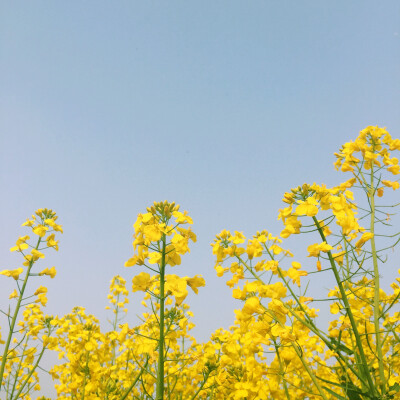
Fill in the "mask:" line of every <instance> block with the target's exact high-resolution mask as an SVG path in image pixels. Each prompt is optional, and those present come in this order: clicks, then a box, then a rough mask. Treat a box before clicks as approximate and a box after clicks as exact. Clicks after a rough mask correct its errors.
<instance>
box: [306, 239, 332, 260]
mask: <svg viewBox="0 0 400 400" xmlns="http://www.w3.org/2000/svg"><path fill="white" fill-rule="evenodd" d="M332 249H333V247H332V246H331V245H329V244H328V243H326V242H322V243H319V244H318V243H315V244H312V245H310V246H308V247H307V251H308V252H309V255H308V256H307V257H318V256H319V253H320V252H321V251H323V252H324V253H327V252H328V251H330V250H332Z"/></svg>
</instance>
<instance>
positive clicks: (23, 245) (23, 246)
mask: <svg viewBox="0 0 400 400" xmlns="http://www.w3.org/2000/svg"><path fill="white" fill-rule="evenodd" d="M28 247H29V246H28V245H27V244H26V243H20V244H19V243H17V245H16V246H14V247H11V249H10V251H22V250H26V249H27V248H28Z"/></svg>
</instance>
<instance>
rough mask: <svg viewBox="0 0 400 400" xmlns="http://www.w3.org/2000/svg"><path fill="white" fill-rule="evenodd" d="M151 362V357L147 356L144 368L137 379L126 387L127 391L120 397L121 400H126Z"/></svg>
mask: <svg viewBox="0 0 400 400" xmlns="http://www.w3.org/2000/svg"><path fill="white" fill-rule="evenodd" d="M148 363H149V358H147V360H146V363H145V364H144V366H143V367H142V369H141V370H140V372H139V374H138V376H137V377H136V378H135V380H134V381H133V382H132V383H131V386H129V387H128V389H126V391H125V393H124V394H123V396H122V397H121V398H120V400H125V399H126V398H127V397H128V395H129V393H130V392H131V390H132V389H133V388H134V387H135V385H136V383H137V382H138V380H139V379H140V377H141V376H142V374H143V372H144V370H145V369H146V368H147V364H148Z"/></svg>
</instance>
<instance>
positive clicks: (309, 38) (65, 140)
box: [0, 0, 400, 340]
mask: <svg viewBox="0 0 400 400" xmlns="http://www.w3.org/2000/svg"><path fill="white" fill-rule="evenodd" d="M399 12H400V3H399V2H398V1H382V2H376V1H351V2H349V1H347V0H346V1H334V2H332V1H316V0H315V1H251V2H250V1H241V2H240V1H201V2H200V1H199V2H193V1H189V2H188V1H168V2H161V1H159V2H156V1H142V2H137V1H113V2H110V1H99V0H96V1H80V2H78V1H68V2H65V1H51V2H49V1H35V2H5V1H3V2H2V3H1V4H0V57H1V58H0V89H1V90H0V140H1V142H0V152H1V154H0V162H1V164H0V167H1V169H0V183H1V187H2V196H1V207H0V213H1V221H2V229H1V230H0V243H1V247H0V256H1V258H0V259H1V264H2V268H11V267H16V266H18V265H19V259H18V256H16V255H15V254H10V253H9V247H11V246H12V245H13V244H14V241H15V239H16V238H17V237H18V236H19V235H22V234H24V233H25V230H24V229H23V228H21V227H20V224H21V223H22V222H23V221H24V220H25V219H26V217H28V216H30V215H31V214H32V212H33V211H34V210H35V209H37V208H39V207H48V208H52V209H54V210H55V211H56V212H57V213H58V214H59V221H60V223H62V224H63V226H64V232H65V233H64V235H63V237H62V239H61V241H60V251H59V252H58V253H56V254H54V255H53V256H51V257H50V256H48V258H47V259H46V262H43V263H42V266H43V267H44V266H51V265H56V267H57V269H58V275H57V277H56V279H54V280H52V281H51V282H46V283H48V287H49V305H48V312H49V313H54V314H56V313H58V314H64V313H66V312H68V311H69V310H70V309H71V308H72V307H73V306H75V305H81V306H84V307H86V308H87V310H88V312H91V313H94V314H96V315H97V316H99V317H100V318H101V320H102V321H105V318H106V317H105V311H104V307H105V306H106V296H107V290H108V284H109V281H110V279H111V277H112V276H113V275H116V274H121V275H123V276H124V277H126V278H127V279H129V278H131V277H132V276H133V275H134V274H135V272H139V270H136V271H135V268H131V269H126V268H124V267H123V264H124V262H125V261H126V260H127V259H128V258H129V257H130V256H131V255H132V247H131V241H132V233H133V228H132V224H133V222H134V221H135V219H136V215H137V214H138V213H139V212H142V211H144V210H145V208H146V207H147V206H148V205H150V204H151V203H152V202H153V201H159V200H164V199H168V200H170V201H176V202H177V203H179V204H181V206H182V209H185V210H188V211H189V214H190V215H191V216H192V217H193V220H194V226H193V230H194V232H196V233H197V235H198V242H197V243H196V244H194V245H193V246H192V253H191V254H190V255H189V256H186V257H185V258H184V262H183V265H182V266H180V267H179V268H177V269H175V270H173V271H172V273H179V274H184V275H194V274H203V276H204V277H205V278H206V281H207V286H206V287H205V288H202V289H201V290H200V293H199V295H198V296H194V295H191V296H190V297H189V298H188V303H189V304H191V305H192V309H193V311H194V313H195V319H194V322H195V323H196V324H197V325H198V326H197V328H196V330H195V335H196V336H197V337H198V338H199V340H205V339H206V338H207V337H208V336H209V334H210V333H211V332H212V331H214V330H215V329H216V328H218V327H219V326H224V327H228V326H229V325H230V324H231V323H232V321H233V318H234V316H233V308H234V307H236V308H238V307H239V304H237V303H234V301H233V300H232V299H231V294H230V290H229V289H228V288H226V287H225V284H224V281H223V280H221V279H218V278H217V277H216V276H215V273H214V270H213V265H214V258H213V256H212V254H211V248H210V246H209V243H210V242H211V241H212V240H213V238H214V235H215V234H216V233H218V232H220V230H221V229H224V228H227V229H237V230H240V231H244V233H245V234H246V235H252V234H253V233H254V232H255V231H256V230H261V229H269V230H271V231H273V232H276V233H278V232H280V230H281V224H280V222H278V221H277V220H276V217H277V211H278V208H281V207H282V203H281V198H282V195H283V193H284V192H285V191H286V190H289V189H290V188H292V187H294V186H297V185H299V184H302V183H304V182H306V181H309V182H313V181H316V182H324V183H326V184H328V185H332V184H335V183H337V182H339V181H341V180H343V179H345V177H344V176H341V175H340V174H338V173H336V172H335V171H334V169H333V162H334V157H333V153H334V152H335V151H337V150H338V148H339V147H340V145H341V144H342V143H344V142H346V141H348V140H350V139H353V138H355V136H356V135H357V134H358V132H359V130H361V129H363V128H364V127H365V126H367V125H381V126H386V127H387V128H388V130H389V132H391V134H392V135H393V136H395V137H399V136H400V132H399V126H400V113H399V106H400V95H399V94H400V79H399V75H400V74H399V71H400V70H399V64H400V53H399V43H400V36H399V33H400V26H399V25H400V24H399V22H400V18H399ZM32 287H33V286H32ZM0 288H6V279H5V278H4V279H1V280H0ZM6 292H7V293H8V289H7V290H5V291H3V293H6ZM2 299H3V300H2V301H5V299H6V298H5V297H4V295H3V296H2ZM135 299H136V298H135ZM139 310H140V309H139V308H137V306H136V303H132V304H131V305H130V312H131V314H130V315H131V318H132V321H133V320H134V314H135V313H136V312H139Z"/></svg>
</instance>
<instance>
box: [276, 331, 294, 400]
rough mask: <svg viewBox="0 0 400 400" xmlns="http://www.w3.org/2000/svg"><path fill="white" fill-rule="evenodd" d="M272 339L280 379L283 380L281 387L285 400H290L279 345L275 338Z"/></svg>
mask: <svg viewBox="0 0 400 400" xmlns="http://www.w3.org/2000/svg"><path fill="white" fill-rule="evenodd" d="M272 340H273V342H274V347H275V353H276V356H277V357H278V361H279V374H280V376H281V378H282V381H283V388H284V390H285V395H286V398H287V400H290V394H289V390H288V387H287V383H286V380H285V370H284V368H283V364H282V359H281V355H280V354H279V347H278V345H277V344H276V341H275V339H274V338H272Z"/></svg>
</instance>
